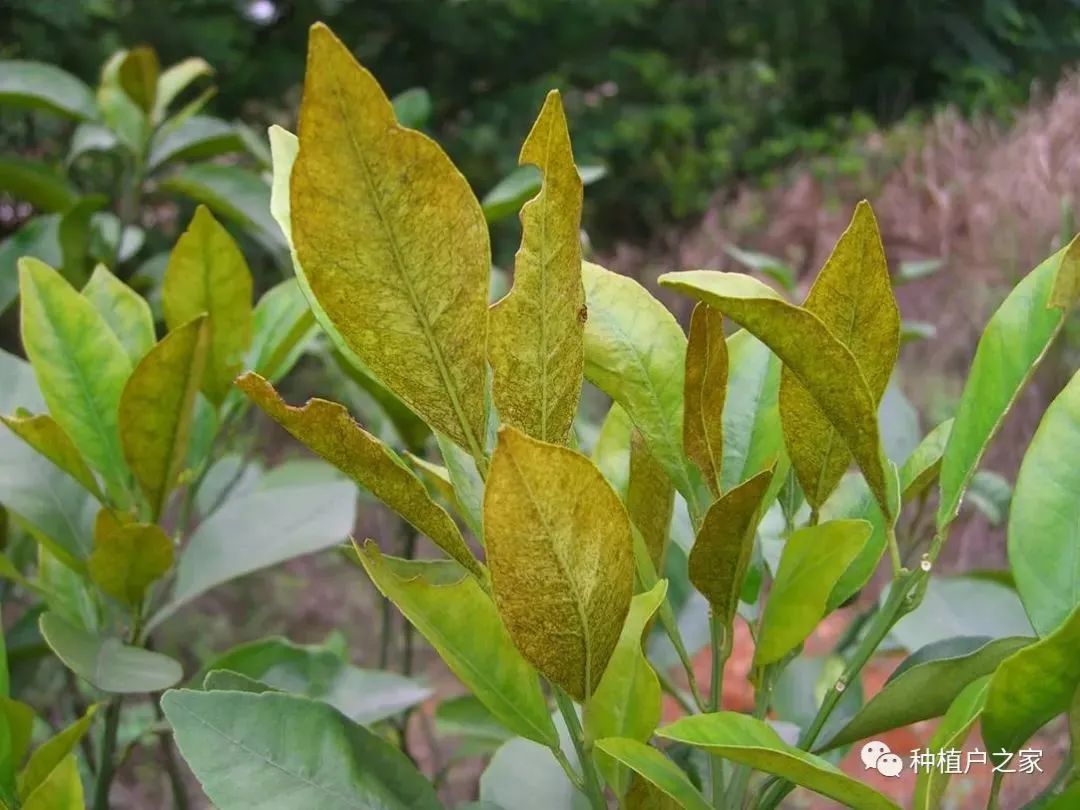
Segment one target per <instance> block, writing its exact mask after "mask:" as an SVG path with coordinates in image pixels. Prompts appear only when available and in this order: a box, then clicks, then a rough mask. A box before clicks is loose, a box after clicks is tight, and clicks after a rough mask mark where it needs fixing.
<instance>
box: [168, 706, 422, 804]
mask: <svg viewBox="0 0 1080 810" xmlns="http://www.w3.org/2000/svg"><path fill="white" fill-rule="evenodd" d="M161 708H162V710H163V711H164V712H165V717H166V718H167V719H168V721H169V723H170V724H171V725H172V727H173V732H174V733H175V735H176V745H177V747H178V748H179V749H180V753H181V754H182V755H183V757H184V759H185V760H187V763H188V765H190V766H191V769H192V771H194V772H195V776H196V777H197V778H198V779H199V782H200V783H201V784H202V786H203V790H205V791H206V795H207V796H208V797H209V799H210V801H212V802H213V803H214V805H215V806H216V807H220V808H221V810H284V808H287V807H328V808H329V807H333V808H341V810H346V808H355V809H356V810H368V808H374V807H378V808H385V809H386V810H391V808H400V809H401V810H429V809H434V808H441V807H442V805H441V804H439V800H438V798H437V797H436V795H435V791H434V790H433V789H432V787H431V785H430V784H428V782H427V780H426V779H425V778H424V777H423V776H422V775H421V774H420V772H419V771H417V770H416V768H415V766H414V765H413V764H412V763H411V762H410V761H409V760H408V758H407V757H406V756H405V755H404V754H402V753H401V752H400V751H398V750H397V749H396V748H394V747H393V746H391V745H390V744H389V743H388V742H386V741H385V740H382V739H381V738H379V737H377V736H376V735H375V734H372V733H371V732H370V731H368V730H367V729H365V728H364V727H363V726H358V725H356V724H355V723H353V722H351V721H350V720H348V719H347V718H346V717H344V716H343V715H342V714H340V713H339V712H338V711H337V710H335V709H333V708H332V707H330V706H328V705H326V704H325V703H320V702H317V701H313V700H308V699H307V698H301V697H294V696H292V695H283V694H280V693H277V692H266V693H264V694H253V693H250V692H200V691H193V690H189V689H174V690H171V691H169V692H167V693H166V694H165V695H164V696H163V697H162V698H161Z"/></svg>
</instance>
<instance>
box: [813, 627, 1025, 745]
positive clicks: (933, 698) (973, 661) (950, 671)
mask: <svg viewBox="0 0 1080 810" xmlns="http://www.w3.org/2000/svg"><path fill="white" fill-rule="evenodd" d="M1030 642H1031V639H1028V638H1022V637H1019V636H1010V637H1008V638H999V639H991V638H988V637H986V636H956V637H953V638H949V639H945V640H943V641H935V642H933V643H931V644H927V645H926V646H925V647H923V648H921V649H919V650H918V651H917V652H915V653H913V654H912V655H910V656H908V657H907V658H906V659H904V661H903V662H902V663H901V664H900V665H899V666H898V667H897V668H896V670H895V671H894V672H893V673H892V675H890V676H889V679H888V680H887V681H886V682H885V685H884V687H882V689H881V691H880V692H878V693H877V694H876V695H874V696H873V697H872V698H870V700H869V701H868V702H867V704H866V705H865V706H863V707H862V708H861V709H860V710H859V712H858V713H857V714H856V715H855V716H854V717H853V718H852V719H851V720H850V721H849V722H848V723H847V724H846V725H845V726H844V727H843V728H842V729H840V730H839V731H838V732H837V733H836V734H835V735H833V736H832V737H831V738H830V739H829V740H828V741H827V742H825V743H824V744H823V745H821V746H819V748H818V750H820V751H827V750H829V749H832V748H839V747H840V746H843V745H848V744H850V743H853V742H856V741H858V740H864V739H867V738H869V737H875V736H877V735H878V734H881V733H882V732H885V731H889V730H891V729H894V728H900V727H902V726H907V725H910V724H911V723H917V722H919V721H920V720H929V719H930V718H933V717H940V716H941V714H942V713H943V712H945V711H946V710H947V709H948V708H949V705H950V704H952V702H953V701H954V700H956V698H957V696H958V695H959V694H960V691H961V690H962V689H964V688H965V687H966V686H967V685H968V684H970V683H971V682H973V681H975V680H977V679H978V678H981V677H983V676H984V675H989V674H990V673H992V672H993V671H994V670H995V669H996V668H997V666H998V664H1000V663H1001V662H1002V661H1003V660H1004V659H1005V658H1006V657H1007V656H1009V655H1012V654H1013V653H1014V652H1016V651H1017V650H1019V649H1020V648H1022V647H1024V646H1026V645H1027V644H1029V643H1030Z"/></svg>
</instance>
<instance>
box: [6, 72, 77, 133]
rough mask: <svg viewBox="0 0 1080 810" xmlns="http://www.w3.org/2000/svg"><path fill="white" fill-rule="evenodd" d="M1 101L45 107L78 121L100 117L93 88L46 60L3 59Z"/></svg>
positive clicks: (38, 107) (21, 105) (14, 104)
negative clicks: (47, 62) (45, 61)
mask: <svg viewBox="0 0 1080 810" xmlns="http://www.w3.org/2000/svg"><path fill="white" fill-rule="evenodd" d="M0 104H10V105H13V106H17V107H30V108H35V109H45V110H49V111H50V112H54V113H59V114H60V115H63V116H66V117H67V118H73V119H75V120H76V121H88V120H91V119H94V118H97V105H96V104H95V103H94V93H93V91H92V90H91V89H90V88H89V87H88V86H87V85H86V84H84V83H83V82H82V81H81V80H79V79H77V78H75V77H74V76H72V75H71V74H70V73H68V72H67V71H66V70H61V69H60V68H58V67H56V66H55V65H50V64H46V63H44V62H29V61H25V60H21V59H6V60H3V61H0Z"/></svg>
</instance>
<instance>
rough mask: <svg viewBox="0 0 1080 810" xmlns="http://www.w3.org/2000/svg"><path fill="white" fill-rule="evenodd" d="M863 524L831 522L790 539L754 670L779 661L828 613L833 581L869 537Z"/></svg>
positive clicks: (767, 610)
mask: <svg viewBox="0 0 1080 810" xmlns="http://www.w3.org/2000/svg"><path fill="white" fill-rule="evenodd" d="M870 531H871V526H870V523H869V522H868V521H865V520H830V521H829V522H827V523H820V524H818V525H817V526H807V527H806V528H803V529H799V530H797V531H795V532H793V533H792V534H791V536H790V537H789V538H788V539H787V542H786V543H785V544H784V551H783V554H781V556H780V566H779V568H778V570H777V572H776V580H775V581H774V582H773V586H772V589H771V590H770V591H769V598H768V600H767V601H766V603H765V613H764V615H763V617H762V626H761V631H760V633H759V635H758V639H757V646H756V647H755V649H754V664H755V665H756V666H759V667H760V666H764V665H765V664H771V663H772V662H773V661H779V660H780V659H781V658H783V657H784V656H785V655H786V654H787V653H788V652H790V651H791V650H793V649H794V648H795V647H797V646H798V645H800V644H802V642H803V641H805V640H806V638H807V636H809V635H810V633H812V632H813V631H814V628H815V627H816V626H817V623H818V622H819V621H821V619H822V617H824V615H825V611H826V610H827V607H828V600H829V594H830V593H831V592H832V589H833V587H834V586H835V585H836V582H837V580H839V579H840V577H841V575H842V574H843V573H844V572H845V571H846V570H847V569H848V566H850V565H851V563H852V561H853V560H854V559H855V557H856V556H857V555H858V554H859V552H860V551H862V549H863V546H865V545H866V541H867V540H868V539H869V537H870Z"/></svg>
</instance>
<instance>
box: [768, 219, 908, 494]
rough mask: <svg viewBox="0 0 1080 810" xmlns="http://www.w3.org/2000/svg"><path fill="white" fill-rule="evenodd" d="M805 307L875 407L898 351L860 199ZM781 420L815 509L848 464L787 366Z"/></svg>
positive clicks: (875, 239)
mask: <svg viewBox="0 0 1080 810" xmlns="http://www.w3.org/2000/svg"><path fill="white" fill-rule="evenodd" d="M803 308H804V309H806V310H807V311H808V312H811V313H813V314H814V315H816V316H817V317H818V318H820V319H821V322H822V323H823V324H825V327H826V328H827V329H828V330H829V332H831V333H832V335H833V336H834V337H835V338H836V339H837V340H839V341H840V343H842V344H843V345H844V347H845V348H847V349H848V350H849V351H850V352H851V355H852V357H854V358H855V362H856V363H857V364H858V368H859V371H860V372H862V378H863V379H864V380H865V381H866V386H867V389H868V390H869V392H870V395H871V398H872V399H873V402H874V405H875V408H876V406H877V404H878V403H880V402H881V397H882V396H883V395H884V393H885V387H886V386H887V385H888V383H889V377H890V375H891V374H892V369H893V365H894V364H895V363H896V355H897V351H898V350H899V347H900V310H899V309H898V308H897V306H896V299H895V298H894V297H893V292H892V284H891V281H890V278H889V268H888V265H887V264H886V263H885V250H884V248H883V247H882V245H881V235H880V233H879V232H878V226H877V220H876V219H875V218H874V213H873V211H872V210H871V209H870V205H869V204H868V203H867V202H866V201H865V200H864V201H862V202H860V203H859V204H858V206H856V208H855V213H854V215H853V216H852V218H851V223H850V224H849V225H848V227H847V230H845V231H844V233H843V234H842V235H841V236H840V239H839V241H838V242H837V243H836V247H834V248H833V251H832V254H831V255H830V256H829V258H828V261H826V262H825V266H824V267H822V268H821V272H820V273H818V277H817V278H816V279H815V280H814V284H813V286H812V287H811V288H810V292H809V293H808V294H807V296H806V300H805V301H804V302H803ZM780 419H781V422H782V424H783V427H784V439H785V444H786V445H787V450H788V455H789V456H790V457H791V465H792V467H793V468H794V470H795V475H796V476H797V477H798V479H799V483H800V484H801V485H802V489H803V493H804V494H805V495H806V500H807V502H808V503H809V504H810V505H811V506H812V507H813V508H815V509H817V508H820V506H821V505H822V504H823V503H824V502H825V499H826V498H828V497H829V493H831V492H832V491H833V490H834V489H835V488H836V485H837V484H838V483H839V482H840V478H841V477H842V476H843V475H844V472H845V471H846V470H847V468H848V467H849V466H850V465H851V453H850V452H849V451H848V448H847V447H846V446H845V443H844V440H843V439H842V438H841V437H840V436H838V435H837V430H836V428H835V427H834V426H833V423H832V421H831V420H830V418H829V417H828V416H826V414H825V413H824V412H823V409H822V406H821V405H820V404H819V402H818V400H817V397H816V396H815V395H814V394H812V393H810V391H808V390H807V388H805V387H804V386H803V384H802V382H800V379H799V374H798V372H796V371H795V369H794V368H793V367H792V366H791V365H787V366H785V368H784V371H783V374H782V375H781V379H780Z"/></svg>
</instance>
